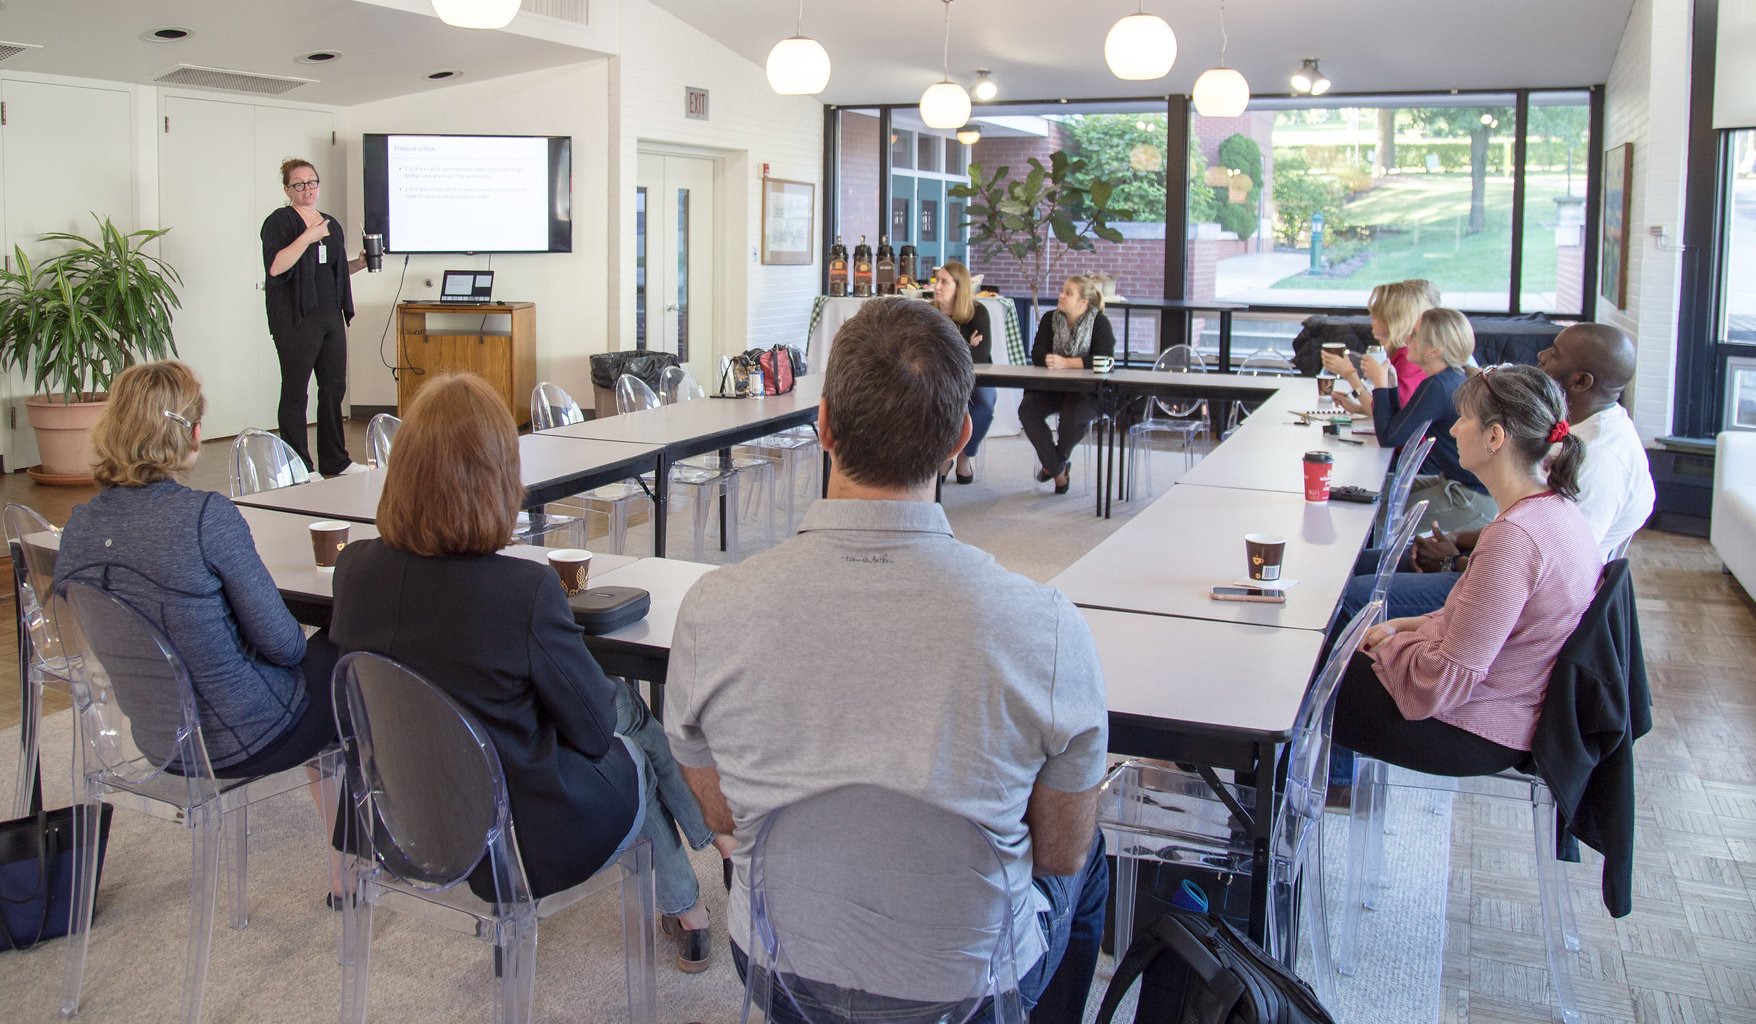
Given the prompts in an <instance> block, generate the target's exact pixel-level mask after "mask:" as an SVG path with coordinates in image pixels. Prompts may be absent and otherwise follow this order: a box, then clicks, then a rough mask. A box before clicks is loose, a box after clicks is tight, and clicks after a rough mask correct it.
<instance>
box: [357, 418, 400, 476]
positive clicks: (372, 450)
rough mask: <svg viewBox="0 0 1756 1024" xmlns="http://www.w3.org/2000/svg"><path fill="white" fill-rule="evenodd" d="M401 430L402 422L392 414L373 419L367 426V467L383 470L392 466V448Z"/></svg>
mask: <svg viewBox="0 0 1756 1024" xmlns="http://www.w3.org/2000/svg"><path fill="white" fill-rule="evenodd" d="M401 429H402V420H400V419H398V418H397V417H395V416H392V415H391V414H390V413H387V412H381V413H379V414H378V415H376V416H374V417H372V419H371V420H370V421H369V422H368V423H367V424H366V465H368V466H371V467H372V468H373V469H382V468H384V467H385V466H388V465H389V464H390V446H391V444H392V443H393V442H394V441H395V440H396V432H397V431H398V430H401Z"/></svg>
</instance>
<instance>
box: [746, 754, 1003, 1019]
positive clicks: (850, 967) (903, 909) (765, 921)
mask: <svg viewBox="0 0 1756 1024" xmlns="http://www.w3.org/2000/svg"><path fill="white" fill-rule="evenodd" d="M749 870H750V879H749V881H750V934H749V935H747V936H741V937H740V938H739V945H740V946H743V947H744V949H745V951H746V952H747V953H748V955H749V958H750V960H749V970H748V972H747V981H746V984H745V988H744V1012H743V1015H742V1017H741V1018H740V1020H741V1021H745V1022H747V1021H749V1020H750V1019H751V1014H750V1010H751V1008H752V1007H755V1008H756V1009H757V1010H758V1011H759V1012H760V1013H761V1014H762V1017H763V1019H764V1020H773V1019H774V1016H773V1014H772V1013H771V1012H770V1010H771V1009H772V1008H774V1007H780V1008H781V1009H782V1010H784V1011H790V1012H791V1013H792V1014H793V1015H794V1016H797V1017H799V1018H801V1019H803V1020H805V1021H808V1022H810V1024H827V1022H831V1021H834V1022H838V1024H840V1022H848V1021H863V1020H872V1021H877V1020H883V1021H891V1022H920V1024H928V1022H933V1024H938V1022H946V1024H956V1022H960V1021H967V1020H969V1019H971V1018H972V1017H975V1016H976V1015H978V1014H979V1013H981V1012H983V1011H984V1010H986V1009H987V1008H989V1007H992V1008H993V1011H994V1012H993V1016H992V1018H991V1019H993V1020H994V1021H996V1022H997V1024H1013V1022H1016V1024H1022V1022H1023V1021H1024V1019H1025V1018H1024V1014H1023V1012H1022V1009H1021V1006H1020V1003H1019V997H1018V973H1017V964H1016V962H1015V960H1014V958H1013V939H1012V917H1013V915H1012V899H1011V887H1010V886H1009V885H1008V884H1007V875H1006V868H1005V866H1004V865H1003V863H1002V862H1001V860H1000V855H999V853H998V852H997V851H996V850H995V848H994V844H993V842H992V841H991V840H990V839H989V838H988V837H987V835H986V834H985V833H983V832H982V830H981V829H980V828H978V827H977V826H976V825H975V824H974V823H972V822H970V821H968V820H967V819H965V818H961V817H959V816H957V815H956V814H953V813H951V812H950V811H947V810H945V809H943V808H940V807H935V806H933V805H931V804H928V803H925V802H923V801H921V800H918V799H916V798H915V797H912V796H908V795H905V794H902V793H898V792H895V791H894V790H888V789H884V788H881V787H878V786H871V785H850V786H841V787H838V788H836V789H831V790H828V791H826V792H823V793H819V794H816V795H815V796H811V797H807V798H805V799H803V800H800V801H798V802H797V803H794V804H789V805H788V806H786V807H782V808H780V809H779V810H776V811H773V812H771V813H770V814H769V815H768V818H767V819H766V820H765V821H764V822H763V823H762V829H761V831H760V832H758V833H757V837H756V844H755V846H754V848H753V849H752V851H751V854H750V868H749ZM1020 870H1022V868H1020ZM911 931H912V932H915V933H917V934H918V935H919V941H916V942H910V941H907V940H906V939H905V940H904V941H900V942H896V943H886V944H885V945H884V946H883V948H881V949H880V948H877V947H875V946H874V945H871V944H868V943H866V942H862V941H861V938H860V937H861V936H866V935H871V934H874V933H877V934H883V935H887V936H895V935H899V934H903V935H906V934H907V933H908V932H911Z"/></svg>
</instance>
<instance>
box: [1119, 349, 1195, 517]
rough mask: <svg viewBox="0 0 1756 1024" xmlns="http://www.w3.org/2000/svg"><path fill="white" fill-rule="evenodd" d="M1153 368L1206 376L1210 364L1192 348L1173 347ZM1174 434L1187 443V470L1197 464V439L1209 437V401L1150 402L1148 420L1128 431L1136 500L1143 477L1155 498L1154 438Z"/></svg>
mask: <svg viewBox="0 0 1756 1024" xmlns="http://www.w3.org/2000/svg"><path fill="white" fill-rule="evenodd" d="M1152 368H1153V369H1154V370H1157V371H1159V372H1161V373H1206V372H1208V366H1207V360H1206V359H1204V358H1203V357H1202V355H1201V353H1200V352H1197V351H1196V350H1195V348H1194V346H1192V345H1172V346H1171V347H1170V348H1167V349H1165V350H1164V351H1163V352H1162V353H1160V354H1159V357H1158V359H1157V361H1155V362H1154V363H1153V364H1152ZM1155 434H1170V435H1171V436H1173V437H1177V438H1180V439H1181V440H1182V443H1183V467H1184V468H1185V469H1187V468H1188V467H1190V466H1193V465H1194V464H1195V449H1194V447H1193V446H1194V443H1195V438H1196V437H1197V436H1199V437H1206V436H1207V401H1206V399H1196V400H1194V401H1188V400H1184V399H1176V398H1157V397H1154V398H1149V399H1147V404H1146V418H1144V419H1142V420H1141V421H1140V422H1139V423H1136V424H1134V425H1133V426H1131V427H1129V428H1128V452H1127V458H1128V494H1129V495H1130V496H1133V495H1135V494H1137V493H1138V492H1137V491H1136V490H1135V488H1136V486H1137V485H1138V482H1139V479H1140V477H1141V475H1143V474H1144V475H1145V477H1146V492H1145V494H1144V495H1143V496H1144V497H1147V498H1150V497H1152V437H1153V435H1155Z"/></svg>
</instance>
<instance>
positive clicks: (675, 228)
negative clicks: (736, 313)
mask: <svg viewBox="0 0 1756 1024" xmlns="http://www.w3.org/2000/svg"><path fill="white" fill-rule="evenodd" d="M716 169H717V164H716V162H715V161H714V160H713V159H711V158H708V157H700V156H686V155H678V154H672V153H660V152H651V151H646V150H642V151H641V153H640V157H639V167H638V169H637V170H638V173H637V177H636V179H635V190H634V235H635V278H634V303H635V310H634V341H635V347H636V348H639V349H646V350H649V351H653V352H672V353H675V354H676V356H677V360H678V361H679V362H680V363H682V364H683V368H684V369H685V370H688V371H689V373H690V375H691V376H693V377H694V378H695V379H696V380H697V381H698V382H700V384H701V386H702V387H704V388H706V389H707V390H708V391H710V392H711V391H712V390H713V389H714V387H715V385H716V384H717V383H718V382H717V381H716V380H714V378H713V374H714V372H715V371H714V366H715V363H716V362H717V356H718V355H719V354H720V353H719V347H720V338H719V336H718V334H719V331H718V323H719V311H718V309H717V307H716V302H715V293H716V290H717V284H718V268H717V258H716V254H717V253H718V251H719V229H718V225H719V219H718V210H717V196H716V192H717V191H718V189H717V187H716V182H715V172H716Z"/></svg>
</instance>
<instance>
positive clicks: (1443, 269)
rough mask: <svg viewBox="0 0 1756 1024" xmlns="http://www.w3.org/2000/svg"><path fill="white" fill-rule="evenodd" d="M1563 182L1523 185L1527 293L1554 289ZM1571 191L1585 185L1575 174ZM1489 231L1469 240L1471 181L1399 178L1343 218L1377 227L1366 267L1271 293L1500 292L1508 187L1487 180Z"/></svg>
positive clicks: (1463, 177)
mask: <svg viewBox="0 0 1756 1024" xmlns="http://www.w3.org/2000/svg"><path fill="white" fill-rule="evenodd" d="M1566 187H1567V186H1566V178H1565V177H1564V176H1563V175H1558V174H1557V175H1532V176H1531V177H1530V178H1529V179H1528V181H1527V183H1526V186H1525V253H1524V288H1525V290H1526V291H1530V290H1534V289H1537V288H1546V287H1552V286H1553V285H1552V282H1553V281H1554V279H1555V247H1554V244H1553V236H1552V234H1550V229H1551V228H1552V226H1553V223H1554V219H1555V204H1554V202H1553V200H1554V198H1555V197H1556V196H1559V195H1562V194H1563V193H1564V192H1566ZM1574 188H1575V189H1576V190H1583V188H1584V184H1583V182H1582V181H1581V180H1580V179H1579V177H1578V176H1577V175H1576V176H1575V178H1574ZM1485 199H1486V203H1485V212H1486V226H1485V227H1484V228H1483V230H1481V231H1480V232H1477V233H1476V234H1473V235H1471V234H1468V233H1467V230H1468V227H1469V175H1468V174H1399V175H1392V176H1391V177H1388V178H1385V179H1383V181H1382V182H1381V183H1380V184H1379V185H1378V187H1377V188H1375V189H1373V190H1372V191H1370V192H1368V193H1366V194H1365V195H1363V196H1360V197H1358V198H1357V199H1354V200H1353V201H1352V202H1350V203H1348V204H1347V206H1346V207H1345V213H1346V219H1347V220H1348V221H1349V222H1350V223H1352V224H1354V225H1361V226H1374V227H1376V228H1377V229H1378V230H1377V231H1376V232H1374V238H1373V240H1372V241H1370V242H1368V243H1366V246H1367V248H1366V251H1367V252H1368V253H1369V256H1368V258H1367V259H1366V261H1365V262H1364V263H1363V264H1361V265H1360V266H1359V268H1358V269H1356V270H1355V271H1354V272H1353V273H1351V274H1348V275H1347V276H1346V277H1312V276H1308V275H1305V274H1295V275H1293V276H1292V277H1288V278H1285V279H1283V280H1281V281H1278V282H1276V283H1275V287H1276V288H1329V289H1352V290H1356V291H1357V290H1361V289H1364V288H1368V287H1370V286H1371V285H1373V284H1377V283H1379V282H1381V281H1400V280H1404V279H1406V278H1411V277H1422V278H1427V279H1428V280H1431V281H1435V282H1438V284H1439V285H1440V287H1442V288H1444V289H1445V290H1447V291H1503V290H1505V289H1506V287H1507V283H1508V275H1509V273H1510V268H1511V265H1512V256H1511V247H1512V180H1511V179H1510V178H1506V177H1489V178H1488V182H1487V193H1486V197H1485Z"/></svg>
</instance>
